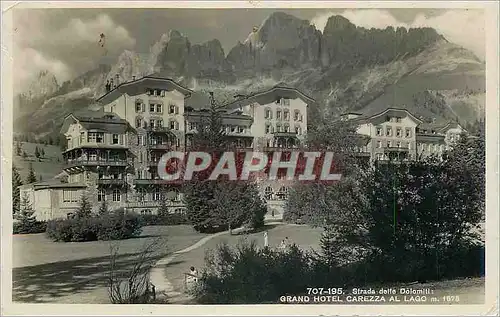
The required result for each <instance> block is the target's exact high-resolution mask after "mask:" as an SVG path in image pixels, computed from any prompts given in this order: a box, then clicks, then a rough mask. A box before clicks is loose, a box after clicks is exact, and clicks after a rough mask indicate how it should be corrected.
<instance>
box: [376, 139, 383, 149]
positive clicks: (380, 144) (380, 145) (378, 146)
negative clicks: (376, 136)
mask: <svg viewBox="0 0 500 317" xmlns="http://www.w3.org/2000/svg"><path fill="white" fill-rule="evenodd" d="M377 148H379V149H380V148H382V141H377Z"/></svg>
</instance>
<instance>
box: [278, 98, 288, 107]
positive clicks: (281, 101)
mask: <svg viewBox="0 0 500 317" xmlns="http://www.w3.org/2000/svg"><path fill="white" fill-rule="evenodd" d="M276 104H277V105H282V106H289V105H290V99H287V98H278V99H276Z"/></svg>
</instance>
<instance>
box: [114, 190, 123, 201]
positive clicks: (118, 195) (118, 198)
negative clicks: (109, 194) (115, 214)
mask: <svg viewBox="0 0 500 317" xmlns="http://www.w3.org/2000/svg"><path fill="white" fill-rule="evenodd" d="M121 196H122V193H121V192H120V190H119V189H115V190H113V201H121V199H122V197H121Z"/></svg>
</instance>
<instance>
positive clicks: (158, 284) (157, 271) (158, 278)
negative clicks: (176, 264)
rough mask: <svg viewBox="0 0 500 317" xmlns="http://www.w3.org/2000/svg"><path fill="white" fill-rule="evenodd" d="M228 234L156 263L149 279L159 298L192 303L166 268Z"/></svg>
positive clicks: (203, 240) (236, 230)
mask: <svg viewBox="0 0 500 317" xmlns="http://www.w3.org/2000/svg"><path fill="white" fill-rule="evenodd" d="M276 224H282V222H267V223H266V225H276ZM241 230H243V228H237V229H234V230H233V231H232V232H233V233H238V232H239V231H241ZM227 233H228V232H227V231H223V232H218V233H214V234H211V235H209V236H206V237H204V238H202V239H200V240H199V241H198V242H196V243H195V244H193V245H191V246H189V247H187V248H184V249H182V250H179V251H176V252H174V253H173V254H171V255H169V256H167V257H165V258H163V259H160V260H159V261H158V262H156V264H155V265H154V266H153V267H152V268H151V271H150V277H149V279H150V282H151V283H152V284H153V285H154V286H155V290H156V294H158V295H159V297H164V296H165V297H166V299H167V302H168V303H169V304H184V303H187V302H189V301H191V300H192V297H191V296H189V295H188V294H186V293H183V292H179V291H177V290H175V288H174V286H173V285H172V283H171V282H170V281H169V280H168V279H167V277H166V276H165V270H166V267H167V266H168V265H169V264H170V263H171V262H172V261H174V260H175V258H176V257H177V256H178V255H179V254H183V253H187V252H190V251H192V250H195V249H198V248H199V247H202V246H203V245H205V244H206V243H207V242H208V241H210V240H211V239H213V238H215V237H218V236H221V235H224V234H227Z"/></svg>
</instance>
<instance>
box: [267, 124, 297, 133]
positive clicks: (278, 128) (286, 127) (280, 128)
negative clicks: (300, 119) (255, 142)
mask: <svg viewBox="0 0 500 317" xmlns="http://www.w3.org/2000/svg"><path fill="white" fill-rule="evenodd" d="M294 131H295V133H296V134H298V135H301V134H302V128H301V126H300V125H295V130H294ZM274 132H290V125H289V124H288V123H285V124H284V125H281V123H277V124H276V129H274V127H273V125H272V124H271V123H266V134H271V133H274Z"/></svg>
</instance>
